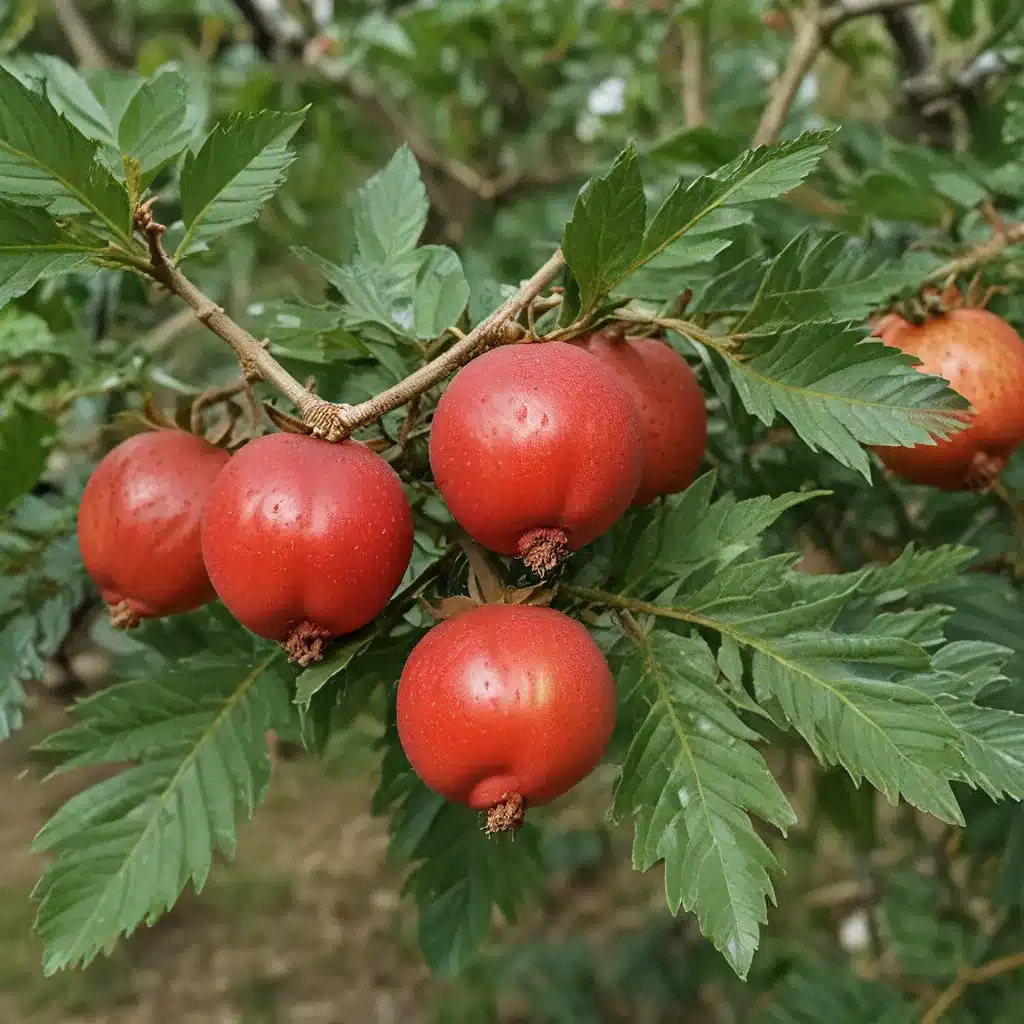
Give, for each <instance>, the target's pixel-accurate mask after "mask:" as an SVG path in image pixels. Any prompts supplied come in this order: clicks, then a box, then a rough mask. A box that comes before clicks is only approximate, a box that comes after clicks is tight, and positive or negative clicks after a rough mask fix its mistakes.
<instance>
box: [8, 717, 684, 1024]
mask: <svg viewBox="0 0 1024 1024" xmlns="http://www.w3.org/2000/svg"><path fill="white" fill-rule="evenodd" d="M63 715H64V713H63V711H61V710H60V709H59V708H57V707H55V706H53V705H52V704H51V703H49V702H43V703H42V704H41V705H40V706H38V707H37V708H36V709H34V711H33V712H32V714H31V716H30V721H29V724H28V726H27V727H26V729H25V730H24V731H23V732H22V733H21V734H19V735H18V736H17V737H15V738H14V739H12V740H10V741H8V742H6V743H4V744H2V745H0V793H2V800H3V817H2V819H0V1021H3V1022H11V1024H14V1022H17V1024H101V1022H102V1024H200V1022H201V1024H350V1022H351V1024H392V1022H394V1024H398V1022H401V1024H420V1022H426V1021H429V1020H430V1019H431V1012H430V1010H431V1005H432V1004H433V1003H434V1001H435V999H436V998H437V997H438V996H439V995H441V994H442V993H443V992H444V983H443V982H441V981H438V980H436V979H433V978H432V977H431V976H430V974H429V972H428V971H427V969H426V967H425V966H424V964H423V961H422V959H421V957H420V954H419V952H418V950H417V948H416V943H415V911H414V908H413V907H412V906H411V905H410V904H409V903H408V902H407V901H403V900H401V899H400V896H399V890H400V886H401V876H400V875H399V874H398V873H397V872H396V871H393V870H391V869H389V868H386V867H385V866H384V854H385V848H386V833H385V822H384V821H383V820H381V819H376V818H373V817H372V816H371V815H370V814H369V812H368V807H369V799H370V794H371V792H372V766H371V765H367V766H366V769H365V770H363V771H361V772H358V773H354V777H351V778H347V779H341V780H339V779H332V778H329V777H327V776H325V773H324V769H323V767H322V766H321V765H319V764H316V763H314V762H312V761H309V760H306V759H298V760H291V761H286V762H283V763H282V764H280V765H279V766H278V768H277V769H276V772H275V778H274V782H273V784H272V786H271V790H270V793H269V795H268V797H267V799H266V801H265V802H264V804H263V805H262V806H261V807H260V809H259V810H258V812H257V814H256V816H255V819H254V820H253V821H252V822H251V823H249V824H248V825H246V826H244V827H243V829H242V832H241V837H240V842H239V849H238V856H237V859H236V861H235V862H234V863H233V864H224V863H221V864H219V865H217V866H216V867H215V869H214V871H213V873H212V875H211V878H210V880H209V882H208V883H207V886H206V889H205V890H204V892H203V893H202V895H201V896H196V895H195V894H194V893H192V891H191V890H190V889H188V890H186V892H185V894H184V895H183V897H182V898H181V900H179V902H178V904H177V906H176V907H175V908H174V910H173V911H172V912H171V913H170V914H168V915H166V916H165V917H164V918H163V919H162V920H161V921H160V922H159V923H158V924H157V925H156V926H155V927H154V928H151V929H150V928H146V927H142V928H140V929H139V931H138V932H136V934H135V935H134V936H132V938H131V939H130V940H128V941H122V943H121V944H120V945H119V947H118V949H117V950H116V952H115V953H114V955H113V956H112V957H111V958H109V959H103V958H101V959H100V960H98V961H97V962H95V963H94V964H93V965H92V966H91V967H90V968H89V969H88V970H86V971H84V972H82V971H69V972H64V973H61V974H59V975H58V976H56V977H54V978H49V979H47V978H44V977H43V975H42V971H41V968H40V949H39V946H38V943H37V941H36V940H35V938H34V937H32V936H31V935H30V928H31V922H32V917H33V908H32V905H31V904H30V902H29V893H30V891H31V888H32V886H33V885H34V883H35V881H36V879H37V878H38V876H39V873H40V870H41V867H42V862H41V860H40V858H38V857H35V856H33V855H31V854H30V853H29V852H28V849H29V844H30V842H31V840H32V837H33V835H34V834H35V832H36V831H37V829H38V828H39V827H40V826H41V825H42V823H43V822H44V821H45V820H46V818H47V817H48V816H49V815H50V814H51V813H52V812H53V811H54V810H55V809H56V808H57V807H58V806H59V805H60V804H61V803H62V802H63V801H64V800H65V799H67V797H68V796H70V795H71V794H72V793H73V792H74V791H76V790H77V789H78V788H80V787H81V785H82V783H83V781H84V780H83V779H82V777H81V776H78V777H72V776H68V777H66V778H65V777H60V778H58V779H56V780H51V781H50V782H47V783H46V784H45V785H41V784H40V776H41V771H40V769H39V768H38V766H37V765H35V764H34V763H33V761H32V758H31V756H30V753H29V751H30V748H31V746H32V744H33V743H34V742H36V741H37V740H38V739H39V738H40V737H41V736H42V735H44V734H45V733H47V732H49V731H52V730H53V729H54V728H58V727H60V725H61V724H62V718H63ZM600 788H601V792H600V802H598V799H596V798H597V796H598V794H597V793H595V794H594V796H595V799H593V800H590V801H588V800H587V794H586V792H585V791H584V793H583V795H582V799H574V801H573V804H572V806H571V807H570V808H569V810H568V811H567V812H565V813H566V815H567V817H568V819H569V820H568V821H567V823H568V824H578V825H580V826H584V825H587V824H590V823H591V822H592V821H593V818H591V817H590V815H591V814H594V815H598V816H599V815H600V814H601V813H602V810H603V807H604V806H606V800H607V789H606V788H605V786H604V785H603V784H602V786H601V787H600ZM588 803H589V804H590V805H591V810H588V809H587V805H588ZM588 818H589V819H590V820H589V821H588ZM573 819H576V820H573ZM620 832H621V833H622V834H620V835H619V836H618V838H617V842H622V843H624V844H625V845H624V849H623V850H621V851H618V853H617V855H616V856H614V857H611V858H605V860H604V862H603V864H602V865H601V866H599V867H598V868H597V869H596V871H597V874H596V875H591V876H590V877H588V878H587V880H586V882H585V884H584V885H575V886H573V887H571V888H569V887H566V886H564V885H563V886H561V887H560V888H559V887H557V886H556V889H555V891H554V895H553V896H552V898H551V899H549V900H548V901H546V906H545V907H544V908H543V909H542V908H537V909H536V910H535V911H533V912H532V913H531V914H530V915H527V916H528V918H529V919H528V920H526V921H524V922H522V923H521V925H520V926H518V927H517V928H516V934H517V936H522V937H532V938H535V939H544V940H556V941H557V940H558V939H561V938H564V937H566V936H567V935H573V934H576V935H579V934H581V933H582V934H585V935H586V936H587V938H588V939H590V940H591V941H594V942H596V943H597V944H598V945H600V944H601V937H602V935H606V936H608V937H609V939H610V937H611V936H612V935H613V934H614V933H616V932H618V933H621V932H622V931H623V930H629V929H631V928H640V927H642V925H643V923H644V921H645V920H648V919H649V915H650V913H651V911H652V909H655V908H659V907H660V908H663V907H664V891H663V888H662V885H663V883H662V879H661V875H660V872H657V871H655V872H651V873H650V874H649V875H647V876H639V875H636V874H634V873H633V872H632V871H630V869H629V853H628V844H629V836H628V834H626V830H620ZM515 1019H518V1020H522V1019H523V1018H521V1017H520V1018H515ZM527 1019H528V1018H527Z"/></svg>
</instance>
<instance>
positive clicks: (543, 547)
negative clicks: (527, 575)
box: [519, 527, 569, 579]
mask: <svg viewBox="0 0 1024 1024" xmlns="http://www.w3.org/2000/svg"><path fill="white" fill-rule="evenodd" d="M568 554H569V538H568V537H567V536H566V535H565V531H564V530H560V529H558V528H551V527H540V528H539V529H536V530H527V532H526V533H524V534H523V535H522V537H520V538H519V557H520V558H521V559H522V560H523V562H524V563H525V564H526V567H527V568H528V569H530V570H532V571H533V572H534V573H536V574H537V576H539V577H540V578H541V579H543V578H544V577H545V576H546V575H547V574H548V573H549V572H551V571H552V569H555V568H557V567H558V566H559V564H561V562H562V561H563V560H564V559H565V557H566V556H567V555H568Z"/></svg>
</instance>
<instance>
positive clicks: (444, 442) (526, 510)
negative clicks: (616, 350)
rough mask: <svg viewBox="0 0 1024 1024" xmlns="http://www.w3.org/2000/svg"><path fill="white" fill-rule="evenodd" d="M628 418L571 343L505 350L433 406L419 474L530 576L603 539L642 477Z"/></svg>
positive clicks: (621, 392) (611, 377) (638, 445)
mask: <svg viewBox="0 0 1024 1024" xmlns="http://www.w3.org/2000/svg"><path fill="white" fill-rule="evenodd" d="M643 463H644V450H643V435H642V432H641V427H640V417H639V414H638V413H637V410H636V406H635V405H634V404H633V400H632V399H631V398H630V397H629V392H628V391H626V389H625V387H624V386H623V385H622V384H621V383H620V382H619V380H618V379H617V377H616V376H615V374H614V373H613V372H612V371H611V370H609V369H608V368H607V367H605V366H603V365H602V364H601V363H600V362H599V361H598V360H596V359H595V358H594V357H593V356H591V355H589V354H588V353H586V352H584V351H582V350H581V349H579V348H577V347H576V346H574V345H567V344H565V343H564V342H560V341H552V342H545V343H544V344H521V345H505V346H503V347H501V348H497V349H493V350H492V351H490V352H487V353H485V354H484V355H482V356H480V357H479V358H478V359H474V360H473V362H471V363H470V364H469V365H468V366H465V367H463V368H462V369H461V370H460V371H459V372H458V373H457V374H456V375H455V379H454V380H453V381H452V382H451V384H449V385H448V388H447V390H446V391H445V393H444V394H443V395H442V396H441V401H440V402H439V403H438V406H437V412H436V413H435V414H434V423H433V427H432V429H431V432H430V465H431V468H432V469H433V471H434V479H435V480H436V481H437V485H438V487H439V488H440V490H441V494H442V496H443V497H444V500H445V502H446V503H447V505H448V508H449V510H450V511H451V513H452V515H453V516H454V517H455V518H456V519H457V520H458V522H459V523H460V524H461V525H462V526H463V528H464V529H465V530H466V531H467V532H468V533H469V534H470V535H471V536H472V537H473V538H474V539H475V540H477V541H478V542H479V543H481V544H482V545H483V546H484V547H486V548H490V549H491V550H492V551H497V552H499V553H501V554H503V555H517V554H518V555H521V556H522V557H523V560H524V561H525V562H526V563H527V565H529V566H530V567H531V568H533V569H534V570H535V571H537V572H539V573H544V572H546V571H547V570H549V569H551V568H553V567H554V566H555V565H556V564H557V563H558V561H559V560H560V559H561V558H562V557H564V555H565V553H566V552H567V551H575V550H576V549H578V548H581V547H583V545H584V544H588V543H589V542H590V541H592V540H593V539H594V538H595V537H597V536H599V535H600V534H602V533H604V531H605V530H607V529H608V528H609V527H610V526H611V525H612V524H613V523H614V522H615V521H616V520H617V519H618V518H619V516H621V515H622V513H623V512H625V510H626V509H627V508H628V507H629V503H630V501H631V500H632V498H633V495H634V494H635V493H636V489H637V487H638V485H639V483H640V476H641V474H642V473H643Z"/></svg>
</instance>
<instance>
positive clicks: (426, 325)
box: [412, 245, 469, 338]
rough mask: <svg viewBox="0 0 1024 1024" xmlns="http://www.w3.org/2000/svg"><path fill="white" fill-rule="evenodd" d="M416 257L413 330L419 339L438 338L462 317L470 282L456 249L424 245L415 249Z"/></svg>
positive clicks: (467, 298)
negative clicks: (467, 280) (467, 281)
mask: <svg viewBox="0 0 1024 1024" xmlns="http://www.w3.org/2000/svg"><path fill="white" fill-rule="evenodd" d="M416 257H417V261H418V265H417V269H416V290H415V293H414V294H413V299H412V307H413V316H414V325H415V326H414V328H413V329H414V331H415V333H416V337H417V338H436V337H438V336H439V335H440V334H441V333H442V332H443V331H446V330H447V329H448V328H449V327H453V326H454V325H455V323H456V322H457V321H458V319H459V317H460V316H462V312H463V310H464V309H465V308H466V303H467V302H468V301H469V285H468V284H467V283H466V275H465V274H464V273H463V271H462V261H461V260H460V259H459V257H458V255H457V254H456V253H455V252H454V250H452V249H449V248H447V247H446V246H442V245H425V246H423V248H421V249H417V250H416Z"/></svg>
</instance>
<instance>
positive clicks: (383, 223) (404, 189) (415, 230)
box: [354, 146, 430, 264]
mask: <svg viewBox="0 0 1024 1024" xmlns="http://www.w3.org/2000/svg"><path fill="white" fill-rule="evenodd" d="M429 210H430V203H429V202H428V201H427V191H426V189H425V188H424V186H423V181H422V179H421V178H420V168H419V164H417V163H416V157H415V156H413V153H412V150H411V149H410V148H409V147H408V146H402V147H401V148H400V149H399V150H398V151H397V152H396V153H395V155H394V156H393V157H392V158H391V160H390V161H389V162H388V164H387V166H386V167H384V168H383V169H382V170H380V171H378V172H377V173H376V174H375V175H374V176H373V177H372V178H370V180H369V181H367V182H366V184H365V185H363V187H362V188H361V189H360V190H359V198H358V201H357V202H356V205H355V210H354V220H355V230H356V242H357V247H358V252H359V258H360V260H361V261H363V262H366V263H373V264H379V263H388V262H390V261H391V260H394V259H396V258H398V257H400V256H406V255H408V254H409V253H411V252H412V251H413V249H415V248H416V243H417V242H418V241H419V237H420V235H422V234H423V228H424V227H425V226H426V223H427V213H428V212H429Z"/></svg>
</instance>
